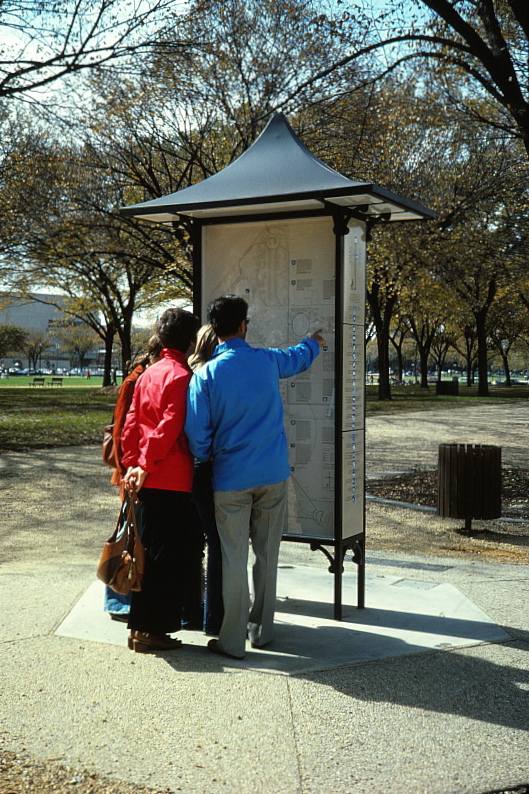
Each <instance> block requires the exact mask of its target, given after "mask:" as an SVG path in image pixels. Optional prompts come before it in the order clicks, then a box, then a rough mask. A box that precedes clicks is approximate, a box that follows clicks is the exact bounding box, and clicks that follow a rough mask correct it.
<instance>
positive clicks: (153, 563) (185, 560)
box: [121, 309, 203, 651]
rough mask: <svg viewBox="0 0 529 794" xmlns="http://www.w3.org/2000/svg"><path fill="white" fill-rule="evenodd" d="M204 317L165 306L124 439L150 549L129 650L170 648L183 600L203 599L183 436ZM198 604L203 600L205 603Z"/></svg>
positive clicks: (128, 480)
mask: <svg viewBox="0 0 529 794" xmlns="http://www.w3.org/2000/svg"><path fill="white" fill-rule="evenodd" d="M197 330H198V320H197V318H196V317H195V316H194V315H193V314H191V313H190V312H187V311H184V310H183V309H167V311H165V312H164V313H163V314H162V316H161V317H160V319H159V321H158V323H157V324H156V334H157V336H158V337H159V339H160V341H161V343H162V345H163V350H162V358H161V359H160V361H158V362H157V363H156V364H153V365H152V366H151V367H149V368H148V369H147V370H146V371H145V372H144V373H143V375H142V376H141V378H140V379H139V380H138V382H137V384H136V388H135V390H134V396H133V398H132V405H131V407H130V409H129V412H128V414H127V418H126V421H125V426H124V428H123V432H122V435H121V446H122V450H123V457H122V463H123V465H124V466H126V467H128V470H127V473H126V474H125V477H124V482H125V487H126V488H127V489H128V490H136V491H137V494H138V500H139V505H138V514H139V529H140V534H141V539H142V542H143V545H144V546H145V548H146V551H147V555H146V566H145V576H144V582H143V587H142V590H141V592H133V594H132V601H131V609H130V618H129V624H128V625H129V629H130V630H131V635H130V638H129V645H130V647H133V648H134V650H136V651H149V650H170V649H173V648H177V647H179V645H181V643H180V641H179V640H176V639H173V638H171V637H169V636H168V635H169V634H172V633H174V632H176V631H179V630H180V628H181V621H182V607H183V603H184V600H185V601H187V602H189V600H190V593H193V592H195V593H198V594H200V590H201V568H202V548H203V533H202V529H201V526H200V521H199V519H198V516H197V513H196V508H195V506H194V504H193V501H192V498H191V489H192V486H193V458H192V456H191V453H190V452H189V447H188V445H187V439H186V436H185V434H184V422H185V414H186V395H187V387H188V385H189V381H190V379H191V374H192V373H191V370H190V368H189V365H188V363H187V358H188V356H189V355H190V353H191V352H192V351H193V348H194V344H195V339H196V334H197ZM199 602H200V599H199Z"/></svg>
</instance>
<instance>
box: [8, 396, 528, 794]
mask: <svg viewBox="0 0 529 794" xmlns="http://www.w3.org/2000/svg"><path fill="white" fill-rule="evenodd" d="M498 408H499V410H498V411H497V413H495V414H494V416H492V417H490V418H491V419H494V427H495V431H494V433H492V432H491V431H490V428H489V429H486V424H487V422H486V421H485V419H484V414H483V413H482V412H481V411H474V412H472V411H471V410H468V409H462V410H461V411H450V412H446V413H449V414H450V415H449V416H446V418H444V419H443V418H441V419H440V417H439V414H436V415H435V418H434V417H433V416H432V415H431V414H424V413H421V414H418V413H417V414H413V415H411V414H409V415H406V416H402V415H400V416H399V417H398V418H397V417H395V418H392V419H391V421H388V420H387V419H386V418H376V419H373V420H370V422H369V426H368V468H369V469H370V471H372V472H375V471H376V472H380V471H391V470H403V469H408V468H413V466H414V465H415V460H416V446H417V443H419V444H420V447H421V450H422V452H421V454H424V464H421V465H425V466H428V465H430V463H429V461H433V463H432V465H435V457H433V458H432V455H434V454H435V447H436V446H437V443H438V438H439V437H440V436H443V437H442V441H446V440H451V438H452V434H455V433H457V434H460V433H461V432H462V431H463V429H466V430H467V431H468V436H467V437H466V438H465V439H460V438H459V437H458V438H457V439H454V440H458V441H459V440H468V441H472V442H474V443H498V442H497V441H493V440H492V438H493V437H494V438H495V439H499V438H500V437H501V438H502V439H503V441H504V442H505V443H503V442H502V446H504V449H505V454H506V455H508V456H511V454H512V456H513V460H514V459H521V457H522V453H523V448H524V444H525V447H526V437H527V433H526V430H527V424H528V421H529V408H527V407H526V406H523V407H522V406H519V407H515V408H514V409H511V413H510V412H509V410H508V409H506V408H503V407H502V406H499V407H498ZM509 408H510V406H509ZM522 408H523V409H524V410H525V413H524V410H522ZM463 411H464V412H465V413H464V414H463V413H462V412H463ZM442 413H443V414H445V412H442ZM509 413H510V415H509ZM435 425H436V426H437V427H438V432H439V436H438V437H437V438H436V437H434V434H433V427H434V426H435ZM500 425H501V427H502V428H503V429H502V430H500V429H499V428H500ZM405 426H407V428H408V431H407V433H406V432H403V428H404V427H405ZM515 426H516V427H517V428H518V432H517V433H514V431H513V430H512V428H513V427H515ZM456 427H457V430H456ZM497 433H503V435H501V436H500V435H497ZM411 435H413V439H414V440H415V442H417V443H415V444H414V443H413V439H412V438H411ZM485 439H490V440H485ZM517 456H519V457H517ZM14 474H16V476H11V475H14ZM0 485H1V487H2V494H1V498H2V504H3V505H4V511H3V512H2V513H1V514H0V539H1V540H2V544H1V548H0V562H1V563H2V564H1V565H0V601H1V603H2V606H3V609H2V614H3V631H2V635H1V637H0V681H1V687H2V692H1V702H2V709H1V710H0V738H2V739H3V743H4V746H5V747H6V748H7V749H20V748H21V747H25V748H26V750H27V751H28V752H29V753H30V754H31V755H32V756H33V757H34V758H37V759H50V758H55V759H60V762H61V763H64V764H68V765H70V766H72V767H74V768H80V769H88V770H92V771H94V772H99V773H102V774H107V775H110V776H113V777H117V778H120V779H122V780H128V781H135V782H138V783H142V784H144V785H150V786H152V787H153V788H155V789H156V788H158V789H159V788H167V789H169V790H170V791H172V792H173V791H174V792H177V791H182V792H203V793H204V794H217V792H224V793H226V792H229V794H232V792H233V794H254V793H260V792H263V794H264V793H266V794H270V792H274V794H276V792H277V793H278V794H282V793H283V792H284V793H285V794H334V793H335V792H336V793H337V794H342V793H343V794H356V793H357V792H358V793H360V792H362V793H363V792H375V793H377V794H386V792H389V791H392V792H403V793H404V792H406V794H408V793H411V794H413V793H414V792H417V794H423V793H424V792H429V794H450V793H451V792H453V793H454V794H456V792H457V794H459V792H467V793H468V794H482V792H488V791H491V790H494V789H500V788H505V787H507V786H514V785H516V784H520V783H523V782H528V781H529V737H528V733H527V729H528V727H529V655H528V652H529V610H528V608H527V597H528V594H529V575H528V571H527V569H526V567H524V566H515V565H496V564H488V563H483V562H479V561H458V560H456V559H454V558H433V557H418V556H411V555H398V554H394V553H391V552H379V553H375V552H368V557H369V565H368V583H367V596H366V598H367V608H366V610H365V611H363V612H360V613H359V612H357V611H356V609H355V608H354V599H353V600H347V599H348V598H349V596H347V597H346V601H347V603H348V604H349V606H347V608H346V610H345V620H344V621H343V623H341V624H336V623H334V621H331V620H329V612H328V608H329V603H330V601H331V600H332V594H331V593H330V587H329V580H330V579H332V577H330V576H329V575H328V574H327V573H326V571H325V565H326V563H325V560H324V558H323V555H316V554H312V555H311V554H307V552H306V549H304V548H298V544H285V547H284V549H283V551H282V558H281V565H282V568H281V571H280V589H279V603H278V623H279V631H278V638H277V642H276V643H275V645H274V646H272V647H271V648H270V650H269V651H268V650H267V651H266V652H264V651H263V652H251V653H249V654H248V659H247V661H245V662H244V663H239V662H237V663H233V664H231V663H228V660H222V659H220V657H214V656H213V655H212V654H208V652H207V651H206V650H205V649H204V648H203V647H202V646H203V642H204V639H203V638H202V637H201V635H198V634H197V635H195V634H190V635H189V639H188V642H187V645H188V647H187V649H185V650H184V651H179V652H172V653H165V654H158V655H140V654H132V653H131V652H130V651H128V650H127V648H126V647H125V646H124V635H125V629H124V627H123V626H121V625H118V624H112V623H111V622H110V621H108V620H106V618H105V616H104V615H102V614H101V612H100V611H99V610H98V599H99V598H100V589H99V585H98V583H97V582H96V583H94V562H95V560H96V559H97V553H98V549H99V547H100V544H101V540H102V539H103V538H104V537H105V535H106V534H108V530H109V528H110V525H111V524H112V517H111V516H112V515H113V513H114V512H115V494H114V493H113V492H112V490H111V489H109V486H108V477H107V474H106V471H104V470H102V467H101V464H100V463H99V450H97V449H94V448H84V449H70V450H51V451H46V452H42V453H38V454H37V455H31V456H30V455H4V456H1V457H0ZM65 496H67V498H65ZM10 499H11V501H10ZM8 504H11V505H12V508H11V511H6V509H5V505H8ZM54 506H55V509H54ZM347 577H348V580H349V579H351V581H352V580H353V579H354V573H350V572H348V574H347ZM346 593H348V594H354V582H353V581H352V585H351V587H346ZM83 612H84V613H85V617H87V616H88V615H89V614H90V615H91V616H92V617H91V618H90V620H92V619H93V620H94V621H95V626H94V625H92V626H91V627H90V628H89V630H88V625H89V623H90V621H89V620H88V619H87V620H83V618H82V614H83ZM80 630H82V631H84V632H85V633H84V635H81V634H80ZM98 632H99V634H98ZM110 635H111V636H110ZM122 639H123V642H122ZM224 662H226V663H224ZM74 788H75V787H73V788H72V790H74ZM0 790H1V787H0Z"/></svg>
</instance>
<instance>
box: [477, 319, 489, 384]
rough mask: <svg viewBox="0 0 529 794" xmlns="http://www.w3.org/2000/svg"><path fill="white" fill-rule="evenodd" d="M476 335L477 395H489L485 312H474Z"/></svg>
mask: <svg viewBox="0 0 529 794" xmlns="http://www.w3.org/2000/svg"><path fill="white" fill-rule="evenodd" d="M474 316H475V318H476V337H477V341H478V397H489V396H490V392H489V373H488V351H487V327H486V320H487V312H486V311H483V310H482V311H479V312H476V313H475V315H474Z"/></svg>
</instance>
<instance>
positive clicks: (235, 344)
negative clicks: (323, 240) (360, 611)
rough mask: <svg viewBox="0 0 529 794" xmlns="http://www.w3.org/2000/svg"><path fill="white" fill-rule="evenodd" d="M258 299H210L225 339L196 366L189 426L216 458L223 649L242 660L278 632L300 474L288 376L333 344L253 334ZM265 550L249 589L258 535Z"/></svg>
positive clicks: (200, 451) (198, 452) (203, 455)
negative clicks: (281, 580)
mask: <svg viewBox="0 0 529 794" xmlns="http://www.w3.org/2000/svg"><path fill="white" fill-rule="evenodd" d="M247 312H248V304H247V303H246V301H245V300H243V298H239V297H237V296H235V295H224V296H222V297H221V298H218V299H217V300H215V301H213V303H212V304H211V305H210V307H209V312H208V320H209V322H210V323H211V325H212V326H213V330H214V331H215V333H216V334H217V337H218V339H219V342H220V344H219V345H218V347H217V348H216V350H215V353H214V355H213V358H212V359H211V360H210V361H209V362H208V363H207V364H205V365H204V366H203V367H201V368H200V369H199V370H197V372H196V373H195V374H194V375H193V378H192V380H191V384H190V387H189V392H188V402H187V418H186V425H185V431H186V434H187V437H188V440H189V446H190V449H191V452H192V453H193V455H194V456H195V457H196V458H197V459H198V460H200V461H207V460H210V459H213V490H214V495H215V515H216V520H217V529H218V532H219V536H220V541H221V546H222V582H223V585H222V596H223V601H224V620H223V623H222V627H221V630H220V634H219V639H218V640H216V639H213V640H211V641H210V642H209V643H208V648H209V649H210V650H211V651H213V652H214V653H218V654H221V655H223V656H229V657H231V658H237V659H242V657H243V656H244V651H245V641H246V636H247V633H248V637H249V639H250V641H251V643H252V647H259V648H260V647H263V646H265V645H267V644H268V643H269V642H270V641H271V640H272V636H273V622H274V610H275V600H276V579H277V559H278V555H279V544H280V541H281V536H282V533H283V526H284V521H285V510H286V497H287V479H288V476H289V474H290V467H289V463H288V452H287V442H286V436H285V430H284V425H283V403H282V400H281V395H280V393H279V379H280V378H289V377H291V376H292V375H296V374H297V373H299V372H303V371H304V370H306V369H308V368H309V367H310V365H311V364H312V362H313V361H314V359H315V358H316V356H317V355H318V353H319V352H320V347H321V346H322V345H324V344H325V342H324V340H323V338H322V337H321V333H320V331H321V329H320V331H317V332H315V333H314V334H312V335H311V336H310V337H308V338H307V339H304V340H303V341H302V342H300V343H299V344H298V345H295V346H294V347H288V348H286V349H285V350H279V349H272V348H270V349H263V348H254V347H250V345H248V344H247V342H246V341H245V337H246V332H247V328H248V317H247ZM250 540H251V542H252V549H253V552H254V554H255V563H254V566H253V584H254V601H253V605H252V607H251V610H250V595H249V589H248V575H247V566H248V551H249V541H250Z"/></svg>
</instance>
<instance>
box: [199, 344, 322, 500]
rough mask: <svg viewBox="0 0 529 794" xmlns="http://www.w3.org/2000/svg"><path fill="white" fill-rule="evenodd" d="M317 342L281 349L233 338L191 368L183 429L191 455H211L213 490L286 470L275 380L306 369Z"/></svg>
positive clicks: (265, 479)
mask: <svg viewBox="0 0 529 794" xmlns="http://www.w3.org/2000/svg"><path fill="white" fill-rule="evenodd" d="M319 352H320V346H319V344H318V342H316V341H315V340H314V339H304V340H303V341H302V342H300V343H299V344H298V345H295V346H294V347H287V348H286V349H285V350H279V349H273V348H268V349H266V348H257V347H250V345H249V344H247V342H245V341H244V340H243V339H240V338H238V337H236V338H234V339H228V340H227V341H226V342H223V343H222V344H220V345H218V347H217V348H216V350H215V353H214V354H213V358H212V359H211V360H210V361H208V363H207V364H204V366H202V367H201V368H200V369H199V370H197V371H196V372H195V374H194V375H193V377H192V379H191V383H190V386H189V391H188V396H187V418H186V424H185V432H186V435H187V438H188V441H189V447H190V449H191V452H192V453H193V455H194V456H195V457H196V458H197V459H198V460H200V461H206V460H209V459H210V458H211V457H212V458H213V488H214V490H215V491H238V490H242V489H244V488H254V487H257V486H260V485H271V484H272V483H277V482H281V481H282V480H286V479H287V478H288V476H289V474H290V467H289V464H288V452H287V442H286V436H285V428H284V425H283V403H282V400H281V395H280V393H279V383H278V381H279V378H289V377H291V376H292V375H297V373H298V372H304V370H306V369H308V368H309V367H310V365H311V364H312V362H313V361H314V359H315V358H316V356H317V355H318V353H319Z"/></svg>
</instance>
